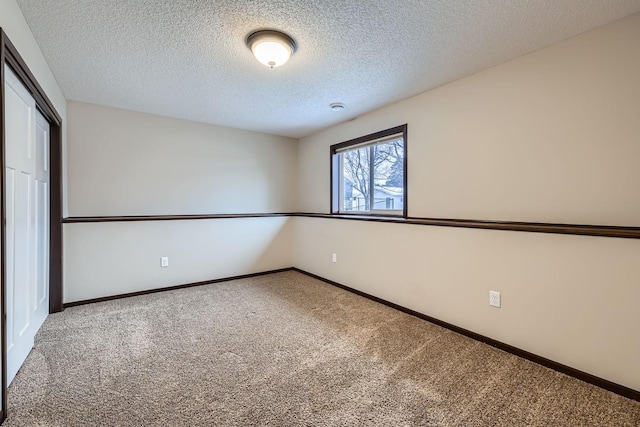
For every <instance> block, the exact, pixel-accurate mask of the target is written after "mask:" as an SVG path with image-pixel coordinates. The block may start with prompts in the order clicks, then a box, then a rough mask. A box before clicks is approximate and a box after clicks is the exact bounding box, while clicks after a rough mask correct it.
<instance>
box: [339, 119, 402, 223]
mask: <svg viewBox="0 0 640 427" xmlns="http://www.w3.org/2000/svg"><path fill="white" fill-rule="evenodd" d="M406 134H407V125H403V126H398V127H395V128H392V129H387V130H384V131H381V132H377V133H375V134H371V135H367V136H364V137H361V138H356V139H354V140H351V141H346V142H343V143H340V144H336V145H332V146H331V157H332V159H331V166H332V173H331V180H332V182H331V188H332V200H331V211H332V213H334V214H337V213H340V214H361V215H362V214H378V215H397V216H406V194H405V191H406V188H405V187H406V171H407V165H406V151H407V145H406Z"/></svg>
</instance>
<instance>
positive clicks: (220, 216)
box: [62, 212, 295, 224]
mask: <svg viewBox="0 0 640 427" xmlns="http://www.w3.org/2000/svg"><path fill="white" fill-rule="evenodd" d="M292 215H295V214H294V213H291V212H283V213H239V214H191V215H122V216H117V215H115V216H73V217H67V218H64V219H63V220H62V222H63V223H64V224H78V223H86V222H129V221H184V220H193V219H236V218H271V217H280V216H292Z"/></svg>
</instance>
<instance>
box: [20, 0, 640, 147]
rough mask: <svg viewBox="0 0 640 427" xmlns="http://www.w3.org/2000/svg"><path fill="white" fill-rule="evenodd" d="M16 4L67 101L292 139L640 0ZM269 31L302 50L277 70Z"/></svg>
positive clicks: (621, 13) (636, 8) (626, 10)
mask: <svg viewBox="0 0 640 427" xmlns="http://www.w3.org/2000/svg"><path fill="white" fill-rule="evenodd" d="M17 3H18V5H19V6H20V8H21V9H22V11H23V13H24V16H25V18H26V20H27V22H28V23H29V26H30V27H31V30H32V31H33V34H34V35H35V37H36V39H37V41H38V43H39V44H40V47H41V49H42V51H43V52H44V55H45V57H46V59H47V61H48V63H49V65H50V66H51V69H52V70H53V73H54V74H55V76H56V78H57V80H58V82H59V83H60V85H61V87H62V90H63V91H64V94H65V96H66V97H67V98H68V99H72V100H78V101H85V102H90V103H95V104H102V105H108V106H114V107H120V108H125V109H130V110H136V111H144V112H148V113H154V114H161V115H166V116H172V117H178V118H183V119H189V120H195V121H201V122H207V123H213V124H218V125H225V126H231V127H236V128H242V129H249V130H256V131H262V132H268V133H273V134H278V135H286V136H292V137H300V136H304V135H307V134H309V133H311V132H314V131H316V130H319V129H322V128H324V127H327V126H329V125H332V124H335V123H337V122H341V121H344V120H349V119H352V118H354V117H356V116H358V115H360V114H362V113H364V112H367V111H370V110H373V109H376V108H379V107H381V106H383V105H386V104H389V103H391V102H394V101H397V100H400V99H403V98H407V97H409V96H412V95H415V94H418V93H420V92H424V91H425V90H428V89H431V88H434V87H436V86H439V85H442V84H444V83H447V82H451V81H453V80H456V79H458V78H460V77H463V76H467V75H470V74H473V73H475V72H478V71H480V70H482V69H485V68H488V67H491V66H493V65H496V64H499V63H502V62H505V61H508V60H510V59H513V58H515V57H517V56H520V55H523V54H525V53H528V52H531V51H533V50H536V49H539V48H542V47H545V46H548V45H550V44H553V43H556V42H558V41H561V40H563V39H566V38H568V37H571V36H574V35H576V34H579V33H581V32H584V31H587V30H590V29H593V28H596V27H598V26H601V25H603V24H606V23H608V22H611V21H614V20H616V19H618V18H622V17H625V16H628V15H631V14H633V13H636V12H640V0H441V1H438V0H395V1H394V0H366V1H356V0H261V1H255V0H235V1H234V0H211V1H205V0H108V1H105V0H17ZM263 28H273V29H278V30H281V31H284V32H286V33H288V34H290V35H291V36H292V37H294V38H295V39H296V41H297V43H298V50H297V51H296V53H295V55H294V56H292V58H291V59H290V60H289V62H288V63H287V64H285V65H284V66H282V67H280V68H276V69H269V68H267V67H265V66H263V65H262V64H260V63H258V61H256V60H255V59H254V58H253V56H252V54H251V52H250V51H249V49H248V48H247V47H246V46H245V44H244V40H245V38H246V36H247V35H248V34H249V33H251V32H252V31H254V30H256V29H263ZM332 102H342V103H344V104H345V105H346V109H345V110H343V111H342V112H335V111H332V110H331V109H330V108H329V104H330V103H332Z"/></svg>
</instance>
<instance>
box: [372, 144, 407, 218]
mask: <svg viewBox="0 0 640 427" xmlns="http://www.w3.org/2000/svg"><path fill="white" fill-rule="evenodd" d="M372 150H373V182H374V193H373V210H387V209H394V210H396V209H402V207H403V202H404V201H403V198H404V188H403V187H404V146H403V140H402V139H401V138H400V139H395V140H393V141H387V142H384V143H380V144H376V145H374V146H373V147H372Z"/></svg>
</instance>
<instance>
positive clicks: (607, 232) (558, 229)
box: [62, 212, 640, 239]
mask: <svg viewBox="0 0 640 427" xmlns="http://www.w3.org/2000/svg"><path fill="white" fill-rule="evenodd" d="M270 217H304V218H326V219H341V220H351V221H371V222H387V223H394V224H411V225H427V226H432V227H456V228H476V229H482V230H501V231H520V232H530V233H551V234H569V235H578V236H597V237H617V238H623V239H640V227H624V226H615V225H587V224H554V223H544V222H519V221H488V220H478V219H453V218H423V217H408V218H401V217H388V216H383V215H357V214H340V215H336V214H326V213H312V212H278V213H239V214H195V215H131V216H126V215H123V216H76V217H68V218H64V219H63V220H62V222H63V223H65V224H78V223H91V222H126V221H176V220H178V221H183V220H196V219H238V218H270Z"/></svg>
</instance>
